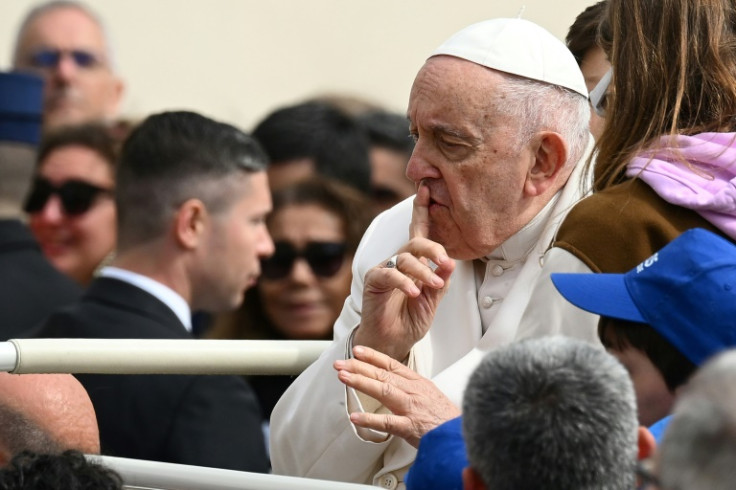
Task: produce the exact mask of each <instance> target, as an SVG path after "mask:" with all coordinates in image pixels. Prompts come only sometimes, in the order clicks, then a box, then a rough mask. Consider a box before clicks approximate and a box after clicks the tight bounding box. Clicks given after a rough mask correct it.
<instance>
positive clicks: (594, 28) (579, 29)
mask: <svg viewBox="0 0 736 490" xmlns="http://www.w3.org/2000/svg"><path fill="white" fill-rule="evenodd" d="M606 3H607V0H601V1H600V2H598V3H596V4H594V5H591V6H590V7H588V8H586V9H585V10H583V11H582V12H581V13H580V14H579V15H578V16H577V17H576V18H575V22H573V23H572V25H571V26H570V29H569V30H568V31H567V36H566V37H565V43H566V44H567V48H568V49H569V50H570V51H571V52H572V54H573V56H575V61H577V62H578V65H580V64H581V63H582V62H583V58H584V57H585V53H587V52H588V50H589V49H590V48H593V47H597V46H598V26H599V25H600V23H601V19H602V16H603V12H604V10H605V8H606Z"/></svg>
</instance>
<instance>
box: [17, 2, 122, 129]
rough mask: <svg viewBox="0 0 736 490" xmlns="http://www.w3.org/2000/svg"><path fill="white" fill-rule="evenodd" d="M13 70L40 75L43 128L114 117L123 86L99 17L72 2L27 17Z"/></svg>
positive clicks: (51, 5)
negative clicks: (113, 63) (112, 61)
mask: <svg viewBox="0 0 736 490" xmlns="http://www.w3.org/2000/svg"><path fill="white" fill-rule="evenodd" d="M13 67H14V68H15V69H16V70H21V71H32V72H34V73H36V74H38V75H41V76H42V77H43V78H44V80H45V82H46V85H45V89H44V125H45V127H46V128H50V127H54V126H59V125H63V124H74V123H80V122H87V121H101V120H102V121H104V120H108V119H111V118H113V117H114V116H116V115H117V112H118V106H119V104H120V100H121V98H122V94H123V82H122V81H121V80H120V79H119V78H118V77H117V76H116V75H115V74H114V73H113V70H112V63H111V59H110V46H109V45H108V41H107V39H106V37H105V32H104V31H103V28H102V24H101V23H100V21H99V19H98V18H97V16H96V15H95V14H94V13H93V12H92V11H90V10H89V9H88V8H87V7H84V6H82V5H80V4H77V3H76V2H71V1H53V2H50V3H47V4H44V5H41V6H39V7H36V8H35V9H33V10H31V12H29V14H28V16H27V17H26V18H25V20H24V21H23V23H22V24H21V28H20V30H19V32H18V36H17V38H16V44H15V50H14V55H13Z"/></svg>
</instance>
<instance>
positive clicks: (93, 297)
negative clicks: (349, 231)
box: [38, 112, 274, 472]
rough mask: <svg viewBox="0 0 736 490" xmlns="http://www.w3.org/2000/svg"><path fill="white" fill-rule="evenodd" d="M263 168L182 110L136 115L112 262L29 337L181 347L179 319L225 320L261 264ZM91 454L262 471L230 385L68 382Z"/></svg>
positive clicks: (246, 401)
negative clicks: (91, 442)
mask: <svg viewBox="0 0 736 490" xmlns="http://www.w3.org/2000/svg"><path fill="white" fill-rule="evenodd" d="M266 164H267V158H266V155H265V153H264V152H263V150H262V149H261V148H260V146H259V145H258V144H257V143H256V141H255V140H254V139H253V138H251V137H250V136H248V135H246V134H245V133H243V132H241V131H240V130H238V129H236V128H235V127H233V126H230V125H228V124H224V123H219V122H216V121H213V120H211V119H208V118H206V117H204V116H201V115H199V114H195V113H192V112H165V113H162V114H156V115H153V116H150V117H148V118H147V119H146V120H145V121H143V123H141V124H140V125H139V126H138V127H137V128H136V129H135V130H134V131H133V132H132V133H131V135H130V136H129V137H128V139H127V140H126V141H125V143H124V145H123V149H122V154H121V157H120V162H119V165H118V167H117V176H116V179H115V181H116V189H115V200H116V206H117V218H118V239H117V255H116V257H115V259H114V260H113V261H112V263H111V265H110V266H107V267H103V268H102V270H101V271H100V273H99V277H97V278H96V279H94V280H93V281H92V283H90V286H89V288H88V289H87V291H86V293H85V294H84V296H83V297H82V299H81V300H80V301H79V302H78V303H76V304H74V305H72V306H71V307H69V308H66V309H62V310H60V311H58V312H56V313H55V314H53V315H52V316H51V317H50V318H49V319H48V320H47V322H46V323H45V325H44V327H43V329H42V330H41V331H40V332H39V334H38V336H39V337H54V338H58V337H62V338H110V339H116V338H130V339H146V338H164V339H165V338H168V339H187V338H192V335H191V331H192V328H191V327H192V325H191V313H192V311H207V312H212V313H216V312H221V311H227V310H232V309H235V308H236V307H237V306H239V305H240V303H241V302H242V301H243V295H244V293H245V290H246V289H247V288H248V287H250V286H252V285H253V284H254V283H255V281H256V279H257V278H258V275H259V273H260V259H262V258H264V257H267V256H269V255H271V254H272V253H273V249H274V245H273V242H272V241H271V237H270V236H269V234H268V231H267V229H266V225H265V216H266V214H267V213H268V212H269V211H270V210H271V195H270V193H269V190H268V178H267V176H266ZM78 378H79V380H80V381H81V382H82V384H83V385H84V386H85V388H86V389H87V392H88V393H89V395H90V398H91V399H92V403H93V404H94V406H95V410H96V411H97V418H98V423H99V426H100V440H101V445H102V452H103V454H108V455H116V456H124V457H130V458H138V459H147V460H153V461H164V462H170V463H182V464H191V465H197V466H211V467H217V468H225V469H233V470H241V471H260V472H263V471H266V470H267V468H268V462H267V459H266V454H265V449H266V448H265V444H264V441H263V434H262V432H261V426H260V425H261V424H260V420H261V417H260V409H259V406H258V403H257V401H256V398H255V395H254V393H253V390H252V389H251V388H250V387H249V386H248V385H247V384H246V383H245V381H244V380H243V379H242V378H241V377H239V376H185V375H148V376H140V375H117V376H105V375H93V374H86V375H79V376H78Z"/></svg>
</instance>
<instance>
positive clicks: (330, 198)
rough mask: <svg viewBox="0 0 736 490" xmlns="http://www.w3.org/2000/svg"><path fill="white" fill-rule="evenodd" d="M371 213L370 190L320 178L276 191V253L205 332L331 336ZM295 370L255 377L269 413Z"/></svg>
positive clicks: (271, 223) (272, 221)
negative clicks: (237, 303)
mask: <svg viewBox="0 0 736 490" xmlns="http://www.w3.org/2000/svg"><path fill="white" fill-rule="evenodd" d="M372 217H373V215H372V213H371V206H370V202H369V201H368V200H367V197H366V196H364V195H362V194H360V193H359V192H358V191H355V190H353V189H352V188H349V187H347V186H345V185H342V184H339V183H336V182H334V181H327V180H323V179H319V178H314V179H310V180H306V181H303V182H301V183H297V184H295V185H293V186H291V187H287V188H285V189H282V190H280V191H277V192H276V193H274V196H273V211H272V213H271V214H270V215H269V216H268V218H267V225H268V229H269V233H271V237H272V238H273V241H274V244H275V246H276V251H275V253H274V254H273V255H272V256H271V257H270V258H268V259H266V260H264V261H262V263H261V277H260V279H259V281H258V285H257V286H256V287H254V288H251V289H250V290H248V292H247V293H246V296H245V301H244V302H243V306H241V308H240V309H238V310H237V311H236V312H234V313H231V314H226V315H224V316H221V317H218V318H217V319H216V321H215V323H214V325H213V327H212V329H211V331H209V332H208V333H207V335H206V336H207V337H209V338H220V339H289V340H306V339H309V340H328V339H331V338H332V325H333V323H334V322H335V320H336V319H337V317H338V315H339V314H340V311H341V309H342V305H343V303H344V302H345V298H347V296H348V294H349V293H350V281H351V278H352V274H351V264H352V258H353V255H354V253H355V250H356V249H357V248H358V243H359V242H360V239H361V237H362V236H363V232H364V231H365V229H366V228H367V227H368V225H369V224H370V220H371V219H372ZM292 380H293V377H291V376H255V377H253V378H252V379H249V382H250V383H251V385H252V386H253V388H254V389H255V390H256V393H257V394H258V396H259V398H260V401H261V404H262V408H263V415H264V420H266V421H267V420H268V418H269V417H270V414H271V410H272V409H273V406H274V405H275V404H276V401H277V400H278V399H279V397H280V396H281V394H282V393H283V392H284V391H285V390H286V388H287V387H288V386H289V384H290V383H291V381H292Z"/></svg>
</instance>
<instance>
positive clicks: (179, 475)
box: [87, 455, 375, 490]
mask: <svg viewBox="0 0 736 490" xmlns="http://www.w3.org/2000/svg"><path fill="white" fill-rule="evenodd" d="M87 458H89V459H91V460H92V461H96V462H98V463H102V464H103V465H105V466H107V467H108V468H112V469H113V470H115V471H117V472H118V474H119V475H120V476H121V477H122V478H123V482H124V484H125V485H126V487H131V488H147V489H152V488H153V489H155V488H164V489H172V488H175V489H177V490H205V489H206V490H236V489H237V490H290V489H294V490H296V489H299V490H370V489H373V490H375V487H371V486H368V485H358V484H355V483H342V482H334V481H327V480H312V479H309V478H296V477H293V476H280V475H262V474H260V473H247V472H244V471H232V470H220V469H216V468H205V467H202V466H188V465H182V464H174V463H158V462H155V461H143V460H137V459H127V458H116V457H112V456H90V455H88V456H87Z"/></svg>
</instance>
